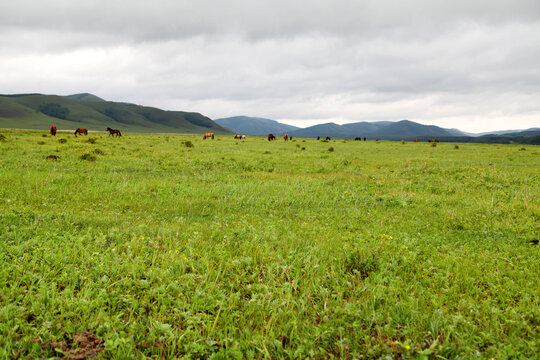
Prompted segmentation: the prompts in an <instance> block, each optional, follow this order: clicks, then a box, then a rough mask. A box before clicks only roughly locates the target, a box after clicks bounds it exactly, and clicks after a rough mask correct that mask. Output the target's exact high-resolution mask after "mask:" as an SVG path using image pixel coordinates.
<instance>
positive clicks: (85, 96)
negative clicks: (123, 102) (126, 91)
mask: <svg viewBox="0 0 540 360" xmlns="http://www.w3.org/2000/svg"><path fill="white" fill-rule="evenodd" d="M64 97H66V98H68V99H73V100H79V101H105V100H103V99H102V98H100V97H98V96H96V95H93V94H89V93H82V94H74V95H66V96H64Z"/></svg>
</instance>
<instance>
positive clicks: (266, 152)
mask: <svg viewBox="0 0 540 360" xmlns="http://www.w3.org/2000/svg"><path fill="white" fill-rule="evenodd" d="M263 154H266V155H270V154H271V152H270V151H265V152H264V153H263Z"/></svg>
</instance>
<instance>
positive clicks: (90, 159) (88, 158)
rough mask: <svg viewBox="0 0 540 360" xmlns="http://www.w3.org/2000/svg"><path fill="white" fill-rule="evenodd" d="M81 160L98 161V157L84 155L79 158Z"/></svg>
mask: <svg viewBox="0 0 540 360" xmlns="http://www.w3.org/2000/svg"><path fill="white" fill-rule="evenodd" d="M79 159H81V160H87V161H96V157H95V156H93V155H91V154H88V153H84V154H82V155H81V156H79Z"/></svg>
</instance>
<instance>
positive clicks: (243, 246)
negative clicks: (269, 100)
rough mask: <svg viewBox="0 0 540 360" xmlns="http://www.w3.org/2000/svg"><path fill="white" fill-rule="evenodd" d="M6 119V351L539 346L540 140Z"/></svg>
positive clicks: (394, 354)
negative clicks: (115, 130) (171, 129)
mask: <svg viewBox="0 0 540 360" xmlns="http://www.w3.org/2000/svg"><path fill="white" fill-rule="evenodd" d="M0 134H1V135H3V140H1V141H0V358H2V359H9V358H13V359H16V358H31V357H33V358H51V357H53V358H54V357H57V358H62V357H64V358H68V359H80V358H83V357H84V356H96V358H107V359H128V358H137V359H139V358H211V359H230V358H232V359H258V358H272V359H289V358H291V359H304V358H315V359H328V358H350V359H354V358H359V359H381V358H382V359H414V358H416V359H472V358H481V359H490V358H495V359H507V358H517V359H519V358H524V359H525V358H527V359H531V358H535V357H537V356H538V354H539V353H540V338H539V336H538V333H539V325H540V304H539V303H540V291H539V290H540V280H539V274H540V261H539V259H540V250H539V249H540V246H538V245H535V244H533V243H531V239H533V238H540V196H539V194H540V146H535V145H518V144H515V145H484V144H451V143H438V144H436V146H432V145H431V144H428V143H405V144H402V143H400V142H375V141H367V142H363V141H361V142H358V141H352V140H348V141H344V140H335V141H334V140H332V141H329V142H322V141H317V140H315V139H300V138H295V139H294V140H293V141H290V142H287V143H285V142H284V141H283V140H282V139H280V138H278V140H276V141H274V142H268V141H267V140H266V139H265V138H262V137H248V138H247V140H246V141H240V140H234V139H233V138H232V136H217V138H216V139H215V140H202V136H193V135H172V134H170V135H167V134H152V135H149V134H136V135H133V134H124V136H122V137H120V138H112V137H108V136H107V135H108V134H105V133H90V134H89V135H88V136H80V137H74V136H73V134H71V133H69V134H68V133H62V132H60V133H58V135H57V136H56V137H51V136H50V135H48V134H46V132H45V131H41V132H40V131H16V130H0ZM1 137H2V136H0V138H1ZM48 155H56V156H58V157H59V159H57V160H47V159H46V157H47V156H48ZM81 331H86V332H87V333H84V334H87V335H88V336H89V337H90V336H93V337H92V338H91V339H93V340H92V341H87V342H88V343H91V344H90V345H88V344H86V345H88V346H87V347H86V348H85V347H84V346H86V345H85V344H82V342H83V341H81V340H80V336H81ZM85 351H86V353H85ZM85 354H86V355H85ZM81 356H82V357H81Z"/></svg>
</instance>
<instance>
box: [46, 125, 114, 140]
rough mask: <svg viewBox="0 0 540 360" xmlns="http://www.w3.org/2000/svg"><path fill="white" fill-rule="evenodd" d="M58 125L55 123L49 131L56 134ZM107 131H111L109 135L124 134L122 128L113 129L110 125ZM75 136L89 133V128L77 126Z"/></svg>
mask: <svg viewBox="0 0 540 360" xmlns="http://www.w3.org/2000/svg"><path fill="white" fill-rule="evenodd" d="M56 131H57V129H56V126H55V125H51V127H50V128H49V132H50V133H51V135H52V136H56ZM107 131H108V132H109V136H116V137H118V136H122V133H121V132H120V130H118V129H111V128H110V127H108V128H107ZM74 134H75V136H77V134H78V135H83V134H84V135H88V129H85V128H77V130H75V133H74Z"/></svg>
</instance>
